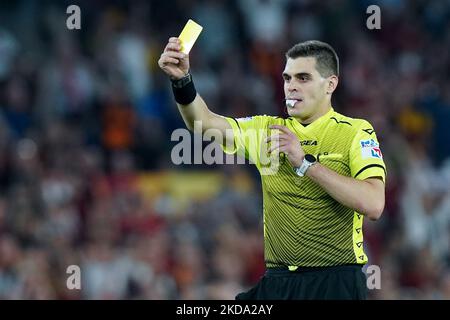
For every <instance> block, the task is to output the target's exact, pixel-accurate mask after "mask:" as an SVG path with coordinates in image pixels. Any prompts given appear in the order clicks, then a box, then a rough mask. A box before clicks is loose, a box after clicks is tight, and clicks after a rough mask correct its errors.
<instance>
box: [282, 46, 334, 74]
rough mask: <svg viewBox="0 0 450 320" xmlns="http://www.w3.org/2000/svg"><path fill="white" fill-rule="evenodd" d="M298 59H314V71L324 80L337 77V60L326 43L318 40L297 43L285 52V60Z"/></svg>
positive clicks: (332, 50)
mask: <svg viewBox="0 0 450 320" xmlns="http://www.w3.org/2000/svg"><path fill="white" fill-rule="evenodd" d="M298 57H314V58H316V69H317V71H318V72H319V73H320V75H321V76H322V77H324V78H326V77H329V76H332V75H335V76H339V58H338V56H337V54H336V51H334V49H333V47H332V46H330V45H329V44H328V43H325V42H322V41H318V40H309V41H305V42H300V43H297V44H296V45H295V46H293V47H292V48H290V49H289V50H288V52H286V59H288V58H291V59H295V58H298Z"/></svg>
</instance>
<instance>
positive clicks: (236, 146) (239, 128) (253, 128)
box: [222, 116, 269, 163]
mask: <svg viewBox="0 0 450 320" xmlns="http://www.w3.org/2000/svg"><path fill="white" fill-rule="evenodd" d="M267 118H269V117H268V116H253V117H247V118H229V117H225V119H226V120H227V121H228V123H229V124H230V126H231V128H232V130H233V137H234V141H233V142H232V143H230V142H229V141H228V142H226V144H225V145H222V149H223V151H224V152H225V153H228V154H234V153H237V154H238V155H240V156H243V157H245V158H246V159H249V160H250V161H252V162H253V163H257V161H258V159H259V152H260V145H261V140H262V137H263V135H264V132H265V130H266V129H265V128H266V127H267V124H268V119H267Z"/></svg>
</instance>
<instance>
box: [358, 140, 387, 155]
mask: <svg viewBox="0 0 450 320" xmlns="http://www.w3.org/2000/svg"><path fill="white" fill-rule="evenodd" d="M359 144H360V145H361V156H362V158H363V159H367V158H375V159H383V154H382V153H381V149H380V145H379V144H378V142H376V141H375V140H374V139H369V140H360V141H359Z"/></svg>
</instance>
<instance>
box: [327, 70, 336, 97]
mask: <svg viewBox="0 0 450 320" xmlns="http://www.w3.org/2000/svg"><path fill="white" fill-rule="evenodd" d="M327 82H328V83H327V94H332V93H333V92H334V90H336V88H337V85H338V83H339V78H338V77H337V76H335V75H333V76H330V77H328V79H327Z"/></svg>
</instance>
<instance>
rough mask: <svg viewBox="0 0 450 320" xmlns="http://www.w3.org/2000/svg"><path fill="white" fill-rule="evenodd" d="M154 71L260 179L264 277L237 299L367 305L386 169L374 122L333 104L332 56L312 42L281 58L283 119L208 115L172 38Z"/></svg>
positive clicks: (186, 113) (335, 75)
mask: <svg viewBox="0 0 450 320" xmlns="http://www.w3.org/2000/svg"><path fill="white" fill-rule="evenodd" d="M158 64H159V66H160V67H161V69H162V70H163V71H164V72H165V73H166V74H167V75H168V76H169V77H170V79H171V82H172V89H173V93H174V97H175V100H176V102H177V105H178V109H179V111H180V113H181V115H182V117H183V119H184V122H185V123H186V126H187V127H188V128H189V129H190V130H193V128H194V121H201V122H202V130H207V129H210V128H214V129H218V130H220V132H221V133H222V134H223V136H224V137H225V138H226V141H228V142H229V141H232V143H231V144H230V143H226V144H224V147H223V148H224V151H225V152H227V153H238V154H241V155H243V156H245V157H246V158H248V159H250V160H252V162H253V163H254V164H255V165H256V166H257V168H258V170H259V172H260V173H261V181H262V191H263V211H264V215H263V217H264V256H265V264H266V273H265V275H264V277H262V278H261V279H260V281H259V282H258V283H257V284H256V286H255V287H253V288H252V289H250V290H249V291H247V292H243V293H240V294H238V295H237V296H236V299H238V300H241V299H242V300H245V299H274V300H278V299H366V297H367V288H366V278H365V275H364V273H363V272H362V266H363V265H364V264H365V263H367V260H368V259H367V256H366V254H365V252H364V248H363V247H364V246H363V230H362V226H363V218H364V217H368V218H369V219H370V220H377V219H378V218H380V216H381V214H382V212H383V209H384V203H385V196H384V184H385V177H386V166H385V164H384V162H383V157H382V153H381V150H380V146H379V143H378V140H377V137H376V134H375V131H374V129H373V127H372V126H371V124H370V123H369V122H367V121H366V120H363V119H353V118H350V117H346V116H344V115H342V114H339V113H337V112H336V111H334V109H333V107H332V105H331V96H332V94H333V92H334V91H335V90H336V87H337V85H338V79H339V60H338V57H337V54H336V52H335V51H334V49H333V48H332V47H331V46H330V45H328V44H326V43H323V42H320V41H315V40H314V41H307V42H302V43H298V44H296V45H295V46H293V47H292V48H291V49H290V50H289V51H288V52H287V53H286V65H285V69H284V71H283V74H282V76H283V79H284V93H285V98H286V107H287V112H288V114H289V117H288V118H286V119H284V118H280V117H274V116H267V115H260V116H253V117H248V118H239V119H235V118H229V117H224V116H220V115H217V114H215V113H213V112H212V111H210V110H209V108H208V106H207V105H206V104H205V102H204V101H203V99H202V98H201V97H200V95H199V94H197V92H196V89H195V87H194V82H193V79H192V75H191V74H190V73H189V56H188V55H186V54H184V53H182V52H181V51H180V41H179V39H178V38H174V37H173V38H170V39H169V41H168V44H167V46H166V47H165V50H164V52H163V53H162V54H161V57H160V59H159V61H158ZM230 145H231V147H230ZM264 154H267V155H269V157H270V159H272V160H273V159H279V161H278V166H277V167H276V170H275V171H273V172H269V173H268V171H267V170H266V169H267V163H266V162H265V161H262V160H263V158H264V157H263V155H264ZM274 156H275V158H274Z"/></svg>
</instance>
